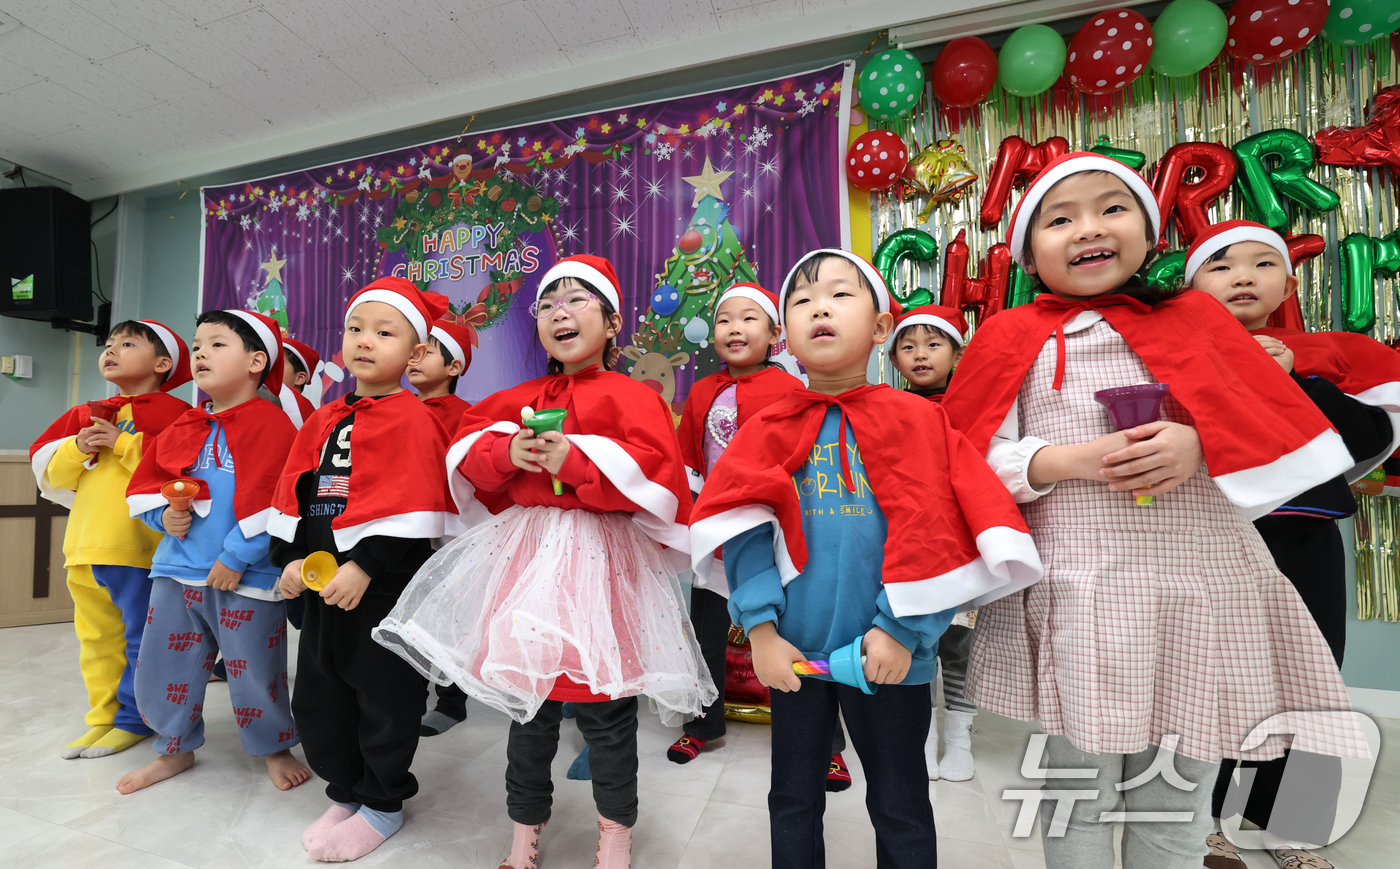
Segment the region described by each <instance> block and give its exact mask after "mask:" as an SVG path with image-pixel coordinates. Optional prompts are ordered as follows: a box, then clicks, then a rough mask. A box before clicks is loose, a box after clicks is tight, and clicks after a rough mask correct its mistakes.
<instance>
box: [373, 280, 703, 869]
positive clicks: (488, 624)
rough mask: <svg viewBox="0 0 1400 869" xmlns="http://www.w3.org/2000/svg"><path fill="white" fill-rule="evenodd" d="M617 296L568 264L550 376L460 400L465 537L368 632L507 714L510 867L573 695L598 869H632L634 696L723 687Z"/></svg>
mask: <svg viewBox="0 0 1400 869" xmlns="http://www.w3.org/2000/svg"><path fill="white" fill-rule="evenodd" d="M620 308H621V298H620V294H619V292H618V281H617V276H616V274H615V273H614V271H613V268H612V265H611V264H610V263H609V262H608V261H607V260H605V259H602V258H601V257H593V256H573V257H568V258H565V259H562V260H560V261H559V262H558V263H556V264H555V265H554V267H553V268H551V269H550V270H549V271H547V272H546V273H545V274H544V276H543V277H542V278H541V279H540V289H539V293H538V295H537V297H536V302H535V304H534V305H533V306H532V307H531V312H532V313H533V314H534V315H535V317H536V322H537V326H538V328H537V333H538V335H539V339H540V343H541V344H542V345H543V346H544V349H545V351H546V352H547V353H548V354H549V360H550V361H549V370H550V373H549V374H548V375H547V376H545V377H542V378H539V379H538V380H531V381H529V382H527V383H524V384H521V385H520V386H517V387H515V388H513V389H507V390H503V391H501V392H498V393H496V394H495V395H492V396H489V397H488V398H486V399H484V400H483V401H481V402H478V403H477V404H476V405H475V406H473V407H472V408H471V410H469V411H467V413H466V416H465V417H464V418H463V420H462V427H461V429H460V430H459V431H458V432H457V436H456V441H455V442H454V443H453V445H452V448H451V449H450V450H449V452H448V454H447V467H448V469H449V477H450V481H451V486H452V494H453V498H454V499H455V500H456V502H457V507H458V509H459V511H460V513H461V518H462V522H463V524H464V525H465V526H466V528H467V532H466V533H465V534H463V535H462V536H461V537H458V538H457V539H456V540H455V541H453V542H452V543H450V544H448V545H447V546H445V547H444V548H443V549H441V550H440V551H439V552H438V553H437V554H436V555H434V556H433V558H432V559H431V560H430V561H429V562H428V563H427V564H425V565H424V566H423V569H422V570H420V571H419V572H418V575H417V576H416V577H415V578H414V580H413V582H412V583H411V584H410V585H409V587H408V589H407V590H406V591H405V592H404V595H403V597H402V599H401V600H400V602H399V605H398V606H397V607H395V608H394V611H393V612H392V613H390V614H389V616H388V617H387V618H385V619H384V621H383V623H382V624H381V625H380V627H379V628H378V629H377V630H376V631H375V639H376V640H378V641H379V642H380V643H383V644H384V645H386V646H388V647H389V648H391V649H393V650H394V651H395V652H397V653H398V654H400V655H402V656H403V657H404V658H405V659H407V660H408V661H410V662H411V663H412V664H413V665H414V666H415V667H416V668H418V670H419V672H421V673H423V674H424V675H426V676H428V677H429V678H431V679H433V680H434V681H438V682H442V681H444V680H451V681H454V682H456V683H457V684H458V685H461V686H462V687H463V688H465V689H466V691H467V693H468V694H470V695H471V696H473V697H475V698H477V699H478V700H480V701H482V702H483V703H486V704H487V705H489V706H492V707H494V708H496V709H499V710H501V711H503V712H506V713H507V714H509V715H510V716H511V718H512V719H513V721H512V722H511V727H510V741H509V745H508V747H507V756H508V767H507V771H506V805H507V808H508V810H509V813H510V818H511V820H512V821H514V822H515V834H514V840H513V842H512V846H511V852H510V855H509V856H508V857H507V858H506V861H505V863H504V864H502V865H504V866H507V867H512V869H526V867H531V869H533V867H535V866H537V865H538V861H539V833H540V828H541V827H543V826H544V824H545V822H546V821H548V820H549V816H550V808H551V796H550V795H551V792H552V790H553V784H552V783H551V777H550V761H551V760H552V759H553V757H554V754H555V752H556V750H557V748H558V743H559V722H560V719H561V717H562V714H563V711H562V706H563V703H564V702H565V701H571V702H573V703H574V706H575V710H576V714H577V716H576V717H577V722H578V726H579V730H580V731H582V732H583V735H584V738H585V739H586V740H587V741H588V745H589V766H590V768H591V770H592V776H593V796H594V800H595V801H596V802H597V805H598V826H599V839H598V853H597V861H598V865H600V866H602V867H604V869H623V867H625V866H627V865H628V860H629V859H630V857H629V855H630V853H631V827H632V825H633V824H634V823H636V820H637V698H638V696H639V695H641V694H646V695H647V696H648V697H650V698H651V699H652V700H653V701H654V702H655V703H656V704H657V705H659V706H660V707H661V710H662V715H663V718H671V717H679V716H680V715H684V714H692V715H693V714H697V713H699V712H700V710H701V709H703V708H704V707H705V706H706V705H707V704H709V703H710V702H712V701H713V700H714V697H715V689H714V686H713V685H711V684H710V677H709V674H708V673H707V672H706V671H705V668H704V662H703V661H702V660H701V657H700V650H699V647H698V646H697V644H696V642H695V638H694V634H693V632H692V630H691V626H690V622H689V620H688V619H687V618H686V614H685V608H684V603H683V598H682V596H681V589H680V583H679V580H678V579H677V577H676V574H675V559H673V558H670V557H668V556H670V555H673V554H674V555H679V556H682V558H683V556H684V553H685V552H686V551H687V543H688V536H687V533H686V527H685V526H686V521H687V519H688V517H689V513H690V494H689V492H688V490H687V487H686V482H685V469H684V466H683V465H682V464H681V457H680V449H679V447H678V445H677V443H676V435H675V429H673V428H672V426H671V413H670V410H669V409H668V408H667V407H666V405H665V404H664V403H663V402H662V401H661V399H660V398H659V397H658V396H657V395H656V393H655V392H653V391H652V390H650V389H647V388H646V387H645V386H643V385H642V384H640V383H638V382H637V381H635V380H633V379H631V378H630V377H627V376H625V375H622V374H616V373H613V372H610V371H606V370H604V369H605V366H606V365H607V364H608V363H610V362H612V361H614V359H613V358H612V357H615V356H616V355H617V351H616V348H615V347H613V345H612V339H613V338H614V337H615V336H616V335H617V333H618V331H619V330H620V329H621V328H622V318H621V317H620V315H618V314H617V313H616V312H617V311H618V310H619V309H620ZM522 408H529V409H530V411H531V412H534V411H536V410H540V411H542V410H545V409H550V408H561V409H564V410H566V411H567V417H566V418H565V419H564V420H563V423H562V428H563V431H562V432H561V431H545V432H542V433H540V434H539V435H536V434H535V433H534V432H532V431H531V430H530V429H528V428H522V427H521V424H520V420H521V418H522V415H524V414H522ZM552 480H557V481H558V483H559V485H558V486H556V485H555V483H554V482H552ZM556 492H560V493H561V494H556ZM663 547H671V548H672V550H674V552H667V551H665V550H664V549H663Z"/></svg>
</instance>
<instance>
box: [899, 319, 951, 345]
mask: <svg viewBox="0 0 1400 869" xmlns="http://www.w3.org/2000/svg"><path fill="white" fill-rule="evenodd" d="M910 326H932V327H933V328H935V329H941V330H942V331H943V332H945V333H946V334H947V335H948V336H949V337H950V338H952V339H953V340H954V341H957V342H958V346H959V347H961V346H962V344H963V336H962V332H959V331H958V327H957V326H954V325H953V324H952V323H949V322H948V321H947V320H945V319H943V318H942V317H935V316H934V315H932V314H911V315H909V316H908V317H905V318H904V319H903V320H900V321H899V322H898V323H896V324H895V327H894V328H895V333H896V334H898V333H899V332H903V331H904V330H905V329H908V328H909V327H910Z"/></svg>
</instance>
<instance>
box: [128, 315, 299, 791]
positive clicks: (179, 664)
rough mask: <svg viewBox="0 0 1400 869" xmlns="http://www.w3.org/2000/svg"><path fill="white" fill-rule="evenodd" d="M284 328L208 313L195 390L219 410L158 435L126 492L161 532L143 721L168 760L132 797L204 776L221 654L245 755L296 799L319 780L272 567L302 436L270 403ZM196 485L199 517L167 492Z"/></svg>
mask: <svg viewBox="0 0 1400 869" xmlns="http://www.w3.org/2000/svg"><path fill="white" fill-rule="evenodd" d="M279 339H280V335H279V332H278V328H277V322H276V321H275V320H273V319H272V318H270V317H267V316H264V315H262V314H254V313H251V312H248V311H206V312H204V313H203V314H200V315H199V318H198V320H197V321H196V331H195V336H194V341H192V342H191V344H190V351H191V352H190V365H191V367H192V368H193V369H194V379H195V384H196V385H197V386H198V387H199V388H200V389H201V390H203V391H204V393H205V394H207V395H208V396H209V399H210V400H209V401H207V402H205V403H204V404H202V405H201V406H200V407H197V408H190V409H189V410H187V411H185V412H184V413H183V414H182V415H181V416H180V418H179V419H177V420H175V422H173V423H171V424H170V426H169V427H168V428H166V429H165V431H163V432H161V433H160V436H159V437H157V438H155V439H154V443H153V444H152V445H151V448H150V449H148V450H146V452H145V455H143V456H142V457H141V464H140V466H139V467H138V468H137V469H136V473H135V474H133V475H132V478H131V484H130V485H129V486H128V487H127V494H126V502H127V506H128V507H129V509H130V511H131V515H132V517H133V518H137V519H140V520H141V521H142V522H145V523H146V524H147V525H149V526H150V527H151V529H152V530H155V531H158V532H161V533H162V534H163V535H164V536H162V537H161V541H160V546H159V547H158V548H157V549H156V552H155V557H154V560H153V563H152V566H151V577H152V582H151V597H150V609H149V611H148V613H147V615H146V625H147V627H146V631H145V634H144V636H143V638H142V641H141V652H140V657H139V661H138V667H137V670H136V700H137V704H138V705H139V707H140V709H141V717H142V718H143V719H144V720H145V721H146V723H147V724H148V725H149V726H150V727H151V728H152V729H153V730H155V732H156V734H157V739H156V740H155V742H154V744H153V748H154V749H155V751H156V754H157V757H156V759H155V760H153V761H151V762H150V763H149V764H147V765H145V766H143V767H141V768H140V769H136V770H133V771H132V772H130V773H127V774H126V775H125V776H123V777H122V778H121V780H120V781H119V782H118V783H117V790H118V791H120V792H121V793H124V794H129V793H133V792H135V791H138V790H140V789H142V788H145V787H149V786H150V785H153V784H156V783H157V782H160V781H164V780H165V779H168V778H170V777H172V776H175V775H178V774H179V773H182V772H184V771H186V770H188V769H189V768H190V767H192V766H194V753H195V750H196V749H198V748H199V747H200V746H201V745H203V744H204V718H205V711H206V709H205V703H204V698H205V690H206V688H207V687H208V685H209V671H210V670H212V669H213V667H214V659H215V657H216V656H217V655H218V654H219V653H220V652H223V654H224V656H225V658H226V659H227V661H226V665H227V667H228V670H229V676H230V678H229V680H228V691H229V699H230V700H231V701H232V703H233V713H234V716H235V718H236V719H237V720H238V725H239V727H238V737H239V740H240V742H241V743H242V744H243V750H244V751H245V752H247V753H248V755H249V756H251V757H260V758H262V759H263V760H264V762H265V763H266V765H267V773H268V777H269V778H271V779H272V783H273V784H274V785H276V786H277V788H278V789H280V790H290V789H291V788H293V787H296V786H297V785H299V784H301V783H302V782H304V781H306V780H307V779H308V778H310V776H311V772H310V770H308V769H307V768H306V767H305V766H302V764H301V761H299V760H297V759H296V758H295V757H293V756H292V753H291V749H292V748H293V747H294V746H295V745H296V744H297V742H298V739H297V731H296V727H295V725H294V724H293V723H292V713H291V709H290V706H289V704H288V701H287V644H286V638H287V623H286V612H285V610H286V607H285V604H283V602H282V595H281V594H280V593H279V592H278V590H277V576H278V573H279V571H278V570H277V569H276V568H274V567H273V566H272V564H271V563H270V562H269V561H268V535H267V521H268V518H269V516H270V515H271V513H272V508H271V504H272V489H273V487H274V486H275V485H276V484H277V478H278V476H279V475H280V474H281V471H282V460H283V459H284V458H285V457H286V455H287V450H288V449H289V448H290V447H291V445H292V440H293V439H294V438H295V437H296V428H295V427H294V426H293V425H292V423H291V422H290V421H289V420H288V419H287V417H286V415H285V414H283V413H282V412H281V411H279V410H278V409H277V407H276V406H274V405H273V404H272V403H271V402H268V401H263V400H262V399H260V398H259V397H258V389H259V388H260V387H261V386H264V385H266V386H267V387H268V389H269V390H271V391H272V393H273V394H274V395H275V394H277V391H278V387H279V386H280V385H281V380H282V364H281V361H280V360H279V358H278V357H279V355H280V353H279V350H280V347H279V346H278V345H279V344H280V340H279ZM181 478H184V479H187V480H190V481H191V482H190V483H187V485H191V486H192V489H193V490H192V491H189V492H188V493H187V495H188V496H189V497H191V498H192V499H193V503H192V504H190V507H192V508H193V510H192V511H191V510H177V509H175V507H174V506H172V505H171V503H170V501H169V500H168V499H167V497H166V495H165V494H163V492H162V489H163V487H164V486H165V485H166V484H167V483H169V482H170V481H172V480H180V479H181Z"/></svg>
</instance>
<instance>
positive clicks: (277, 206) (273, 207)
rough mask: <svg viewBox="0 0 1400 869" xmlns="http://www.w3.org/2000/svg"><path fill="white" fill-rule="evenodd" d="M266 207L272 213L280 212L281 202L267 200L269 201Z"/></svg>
mask: <svg viewBox="0 0 1400 869" xmlns="http://www.w3.org/2000/svg"><path fill="white" fill-rule="evenodd" d="M267 207H268V208H269V209H271V210H272V211H281V210H282V202H281V201H280V200H277V199H272V200H269V201H268V203H267Z"/></svg>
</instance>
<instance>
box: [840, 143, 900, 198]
mask: <svg viewBox="0 0 1400 869" xmlns="http://www.w3.org/2000/svg"><path fill="white" fill-rule="evenodd" d="M908 161H909V151H908V149H906V148H905V147H904V140H903V139H901V138H899V137H898V136H896V135H895V134H894V133H891V132H890V131H889V130H871V131H870V132H868V133H866V134H865V135H863V136H861V137H860V138H859V139H856V141H855V144H854V145H852V146H851V149H850V150H849V151H847V152H846V178H847V179H848V180H849V181H850V182H851V183H852V184H854V185H855V186H857V187H859V188H860V189H861V190H886V189H888V188H890V187H893V186H894V185H895V184H896V183H898V181H899V177H900V175H901V174H902V173H903V172H904V164H905V163H907V162H908Z"/></svg>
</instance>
